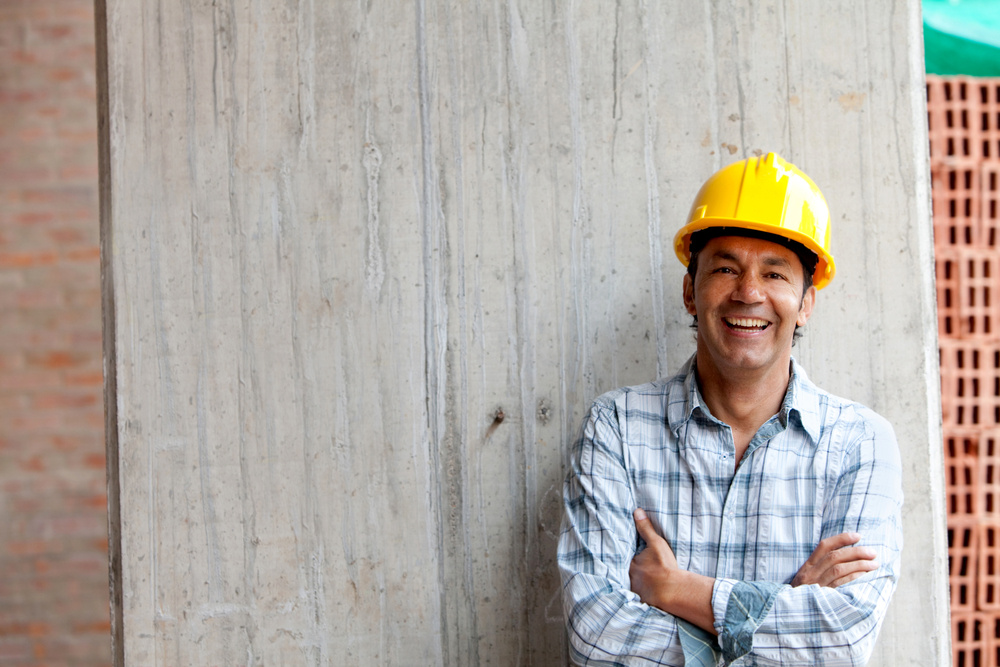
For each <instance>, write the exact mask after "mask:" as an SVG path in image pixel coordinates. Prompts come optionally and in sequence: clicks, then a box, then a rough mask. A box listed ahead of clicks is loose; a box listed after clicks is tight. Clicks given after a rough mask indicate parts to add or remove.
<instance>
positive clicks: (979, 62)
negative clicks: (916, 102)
mask: <svg viewBox="0 0 1000 667" xmlns="http://www.w3.org/2000/svg"><path fill="white" fill-rule="evenodd" d="M922 5H923V10H924V60H925V62H926V66H927V73H928V74H942V75H955V74H967V75H969V76H1000V0H923V2H922Z"/></svg>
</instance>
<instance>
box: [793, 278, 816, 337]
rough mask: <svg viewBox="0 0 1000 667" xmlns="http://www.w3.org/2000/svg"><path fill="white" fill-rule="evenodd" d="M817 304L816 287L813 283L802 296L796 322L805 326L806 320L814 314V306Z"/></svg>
mask: <svg viewBox="0 0 1000 667" xmlns="http://www.w3.org/2000/svg"><path fill="white" fill-rule="evenodd" d="M815 305H816V288H815V287H814V286H813V285H810V286H809V289H807V290H806V293H805V294H804V295H803V296H802V303H800V304H799V316H798V317H797V318H795V323H796V324H798V325H799V326H800V327H801V326H805V324H806V322H808V321H809V316H810V315H812V312H813V306H815Z"/></svg>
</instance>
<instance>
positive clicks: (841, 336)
mask: <svg viewBox="0 0 1000 667" xmlns="http://www.w3.org/2000/svg"><path fill="white" fill-rule="evenodd" d="M750 4H752V5H753V6H752V7H749V6H748V5H750ZM98 15H99V25H100V26H101V28H100V29H99V33H100V34H99V39H100V40H101V41H102V42H103V43H104V46H105V47H106V51H102V56H103V57H104V60H102V61H101V69H102V76H103V80H102V83H103V88H102V90H103V94H104V100H103V103H104V106H103V113H102V131H103V133H104V153H103V159H104V168H103V173H102V178H103V181H102V195H103V206H104V208H103V213H102V218H103V243H104V252H105V254H104V266H105V271H106V274H105V285H104V295H105V307H106V308H105V317H106V327H107V332H108V336H107V350H106V352H107V364H108V372H109V376H108V392H109V393H108V406H109V420H110V421H109V448H110V453H111V458H112V461H111V464H110V469H111V473H112V489H113V492H112V494H111V496H112V497H111V510H112V528H113V530H114V531H115V532H116V538H117V539H115V540H114V541H113V545H112V546H113V552H112V557H113V560H114V568H115V575H116V578H115V584H114V585H115V595H116V599H117V608H118V611H119V613H118V615H117V617H116V619H115V632H116V636H117V640H118V650H119V660H121V659H122V658H123V657H124V658H125V659H127V661H128V664H130V665H177V664H198V665H207V664H233V661H234V660H236V661H239V663H240V664H243V663H246V664H255V665H256V664H260V665H272V664H336V665H350V664H355V665H371V664H393V665H404V664H407V665H409V664H413V665H430V664H444V665H474V664H495V665H513V664H531V665H552V664H560V663H561V662H564V661H565V654H564V651H565V649H564V643H563V630H562V612H561V608H560V602H559V595H558V578H557V574H556V570H555V564H554V552H555V543H556V538H557V534H558V529H559V516H560V485H561V481H562V477H563V468H564V459H565V453H566V451H567V447H568V444H569V443H570V441H571V440H572V439H573V438H574V437H575V436H576V432H577V429H578V426H579V422H580V419H581V416H582V414H583V411H584V409H585V408H586V406H587V405H588V403H589V401H590V400H591V399H592V398H594V397H595V396H596V395H597V394H598V393H600V392H602V391H604V390H607V389H610V388H612V387H614V386H617V385H622V384H627V383H635V382H640V381H645V380H648V379H650V378H652V377H653V376H656V375H662V374H665V373H668V372H670V371H672V370H674V369H675V368H676V367H677V366H678V365H679V364H680V363H681V362H682V361H683V360H684V359H685V358H686V357H687V355H688V354H689V353H690V352H691V351H692V350H693V338H692V335H691V332H690V330H689V329H688V328H687V325H688V320H689V318H688V317H687V316H685V315H684V314H683V311H682V308H681V303H680V281H681V274H682V268H681V266H680V264H679V263H678V262H677V261H676V260H675V259H674V258H673V256H672V252H671V238H672V236H673V233H674V230H675V229H676V228H677V226H678V225H679V224H680V223H681V220H682V218H683V216H684V215H685V213H686V212H687V208H688V206H689V203H690V200H691V198H692V196H693V195H694V192H695V191H696V189H697V187H698V185H699V184H700V183H701V181H702V180H703V179H704V178H705V177H706V176H707V175H708V174H709V173H711V172H712V171H713V170H714V169H716V168H718V167H720V166H722V165H724V164H727V163H729V162H731V161H733V160H736V159H739V158H742V157H744V156H747V155H753V154H756V153H758V152H760V151H766V150H778V151H779V152H781V153H782V154H783V155H785V156H786V157H787V158H789V159H791V160H793V161H795V162H797V163H798V164H799V165H800V166H801V167H802V168H803V169H804V170H805V171H806V172H807V173H809V174H810V175H811V176H812V177H813V178H814V179H815V180H816V181H817V182H818V183H819V184H820V185H821V186H822V187H823V189H824V191H825V192H826V194H827V197H828V199H829V201H830V204H831V207H832V209H833V211H834V224H835V226H836V227H835V232H834V243H835V246H834V251H835V253H836V256H837V259H838V262H839V275H838V277H837V280H836V281H835V282H834V283H833V285H832V286H831V287H830V288H828V289H826V290H824V291H823V292H822V293H821V296H820V299H819V305H818V312H817V314H816V315H815V317H814V319H813V321H812V322H811V323H810V325H809V327H808V329H809V331H808V333H807V334H806V337H805V339H804V340H803V341H802V342H801V343H800V344H799V347H798V352H797V354H798V357H799V359H800V360H801V361H803V362H804V363H805V365H806V367H807V368H808V369H809V370H810V373H811V376H812V377H813V378H814V379H815V380H817V381H819V382H820V384H823V385H825V386H826V387H828V388H829V389H831V390H833V391H836V392H838V393H842V394H846V395H849V396H852V397H856V398H858V399H860V400H862V401H865V402H867V403H868V404H869V405H871V406H872V407H874V408H875V409H877V410H879V411H881V412H882V413H884V414H885V415H886V416H888V417H889V418H890V419H891V420H892V421H893V422H894V423H895V424H896V427H897V433H898V435H899V439H900V442H901V445H902V448H903V456H904V461H905V465H906V491H907V494H908V496H907V498H908V499H907V505H906V513H905V522H906V530H907V534H906V539H907V550H906V553H905V563H904V573H905V579H904V581H903V583H902V584H901V586H900V588H899V591H898V593H897V597H896V601H895V604H894V610H893V612H892V616H891V618H889V620H888V621H887V624H886V627H885V629H884V630H883V637H882V639H881V641H880V649H879V656H878V658H877V660H876V663H877V664H881V665H896V664H904V663H919V664H945V663H946V662H947V661H948V659H949V657H950V654H949V653H948V643H947V642H948V623H947V618H948V616H947V614H948V598H947V590H946V574H945V572H946V570H945V556H944V555H945V543H944V520H943V503H942V502H941V495H942V491H941V479H940V477H941V472H940V471H941V462H940V439H939V438H940V434H939V427H938V422H939V416H938V398H937V397H938V385H937V359H936V353H935V330H936V329H935V327H936V319H935V316H934V302H933V297H934V295H933V290H932V275H933V263H932V261H931V243H930V237H931V235H930V220H929V194H928V173H927V172H928V170H927V148H926V143H927V137H926V129H925V120H924V108H925V107H924V89H923V70H922V57H921V56H922V51H921V41H920V35H921V33H920V8H919V5H918V3H917V2H916V1H915V0H913V1H909V2H906V1H902V0H900V1H896V2H885V3H872V2H862V1H860V0H858V1H850V0H839V1H831V2H827V3H822V5H819V4H813V3H810V4H809V6H808V8H806V7H804V6H803V3H796V2H791V1H785V2H782V1H774V0H764V1H761V2H757V3H745V2H737V1H733V2H726V1H723V0H718V1H716V2H707V1H706V2H700V3H658V2H642V1H631V0H623V1H621V2H617V3H610V2H607V3H596V2H572V1H568V0H567V1H561V0H560V1H556V2H528V1H525V0H511V1H507V2H503V1H499V0H498V1H495V2H491V3H490V2H457V1H452V2H447V1H445V0H441V1H435V0H417V1H416V2H413V3H388V2H371V1H369V2H356V3H345V2H341V3H329V4H328V3H322V2H315V1H313V0H299V1H295V2H293V1H291V0H287V1H284V2H281V1H277V0H275V1H272V2H264V1H261V0H248V1H246V2H232V1H224V0H219V1H213V2H209V1H208V0H198V1H196V0H185V1H181V2H177V1H174V0H171V1H169V2H168V1H166V0H162V1H160V2H152V1H151V2H145V3H135V2H126V1H124V0H99V2H98ZM903 610H905V612H904V611H903Z"/></svg>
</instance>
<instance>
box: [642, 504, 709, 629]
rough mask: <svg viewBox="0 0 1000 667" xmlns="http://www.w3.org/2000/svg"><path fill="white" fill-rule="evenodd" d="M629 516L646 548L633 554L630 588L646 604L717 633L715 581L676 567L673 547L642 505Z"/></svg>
mask: <svg viewBox="0 0 1000 667" xmlns="http://www.w3.org/2000/svg"><path fill="white" fill-rule="evenodd" d="M632 517H633V518H634V519H635V529H636V531H638V533H639V536H640V537H642V539H643V540H645V541H646V548H645V549H644V550H642V551H641V552H640V553H638V554H636V556H635V558H633V559H632V564H631V565H629V568H628V576H629V579H630V580H631V587H632V590H633V591H634V592H636V593H638V594H639V599H640V600H642V601H643V602H645V603H646V604H648V605H650V606H653V607H656V608H658V609H660V610H662V611H665V612H667V613H670V614H673V615H674V616H677V617H678V618H683V619H684V620H686V621H688V622H689V623H694V624H695V625H697V626H698V627H701V628H704V629H705V630H708V631H709V632H711V633H712V634H718V633H717V632H716V630H715V627H714V621H715V614H714V612H713V611H712V587H713V586H714V584H715V580H714V579H712V578H711V577H706V576H703V575H700V574H695V573H693V572H688V571H686V570H682V569H681V568H680V567H678V565H677V558H676V557H674V550H673V549H671V548H670V545H669V544H667V541H666V540H665V539H663V538H662V537H660V535H659V534H658V533H657V532H656V529H655V528H653V524H652V522H651V521H650V520H649V518H648V517H647V516H646V513H645V512H644V511H643V510H642V508H640V509H637V510H636V511H635V512H634V513H633V515H632Z"/></svg>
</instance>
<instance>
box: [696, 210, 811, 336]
mask: <svg viewBox="0 0 1000 667" xmlns="http://www.w3.org/2000/svg"><path fill="white" fill-rule="evenodd" d="M720 236H745V237H747V238H751V239H761V240H762V241H770V242H771V243H777V244H778V245H780V246H784V247H786V248H788V249H789V250H791V251H792V252H794V253H795V256H796V257H798V258H799V263H801V264H802V298H803V299H804V298H805V296H806V292H808V291H809V288H810V287H812V284H813V274H814V273H815V272H816V264H817V263H818V262H819V257H817V256H816V253H814V252H813V251H812V250H810V249H809V248H807V247H805V246H804V245H802V244H801V243H799V242H797V241H793V240H791V239H787V238H785V237H784V236H779V235H777V234H770V233H768V232H759V231H757V230H756V229H744V228H743V227H710V228H708V229H702V230H700V231H697V232H694V233H693V234H691V243H690V252H691V259H690V261H689V262H688V267H687V272H688V275H689V276H691V280H692V282H693V281H694V277H695V274H697V273H698V255H700V254H701V251H702V250H704V249H705V246H706V245H708V242H709V241H711V240H712V239H717V238H719V237H720ZM691 328H692V329H695V330H697V329H698V316H697V315H695V316H694V322H692V323H691ZM801 335H802V334H801V333H800V332H799V326H798V325H795V334H794V338H793V339H792V340H793V342H794V341H795V340H798V338H799V336H801Z"/></svg>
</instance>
